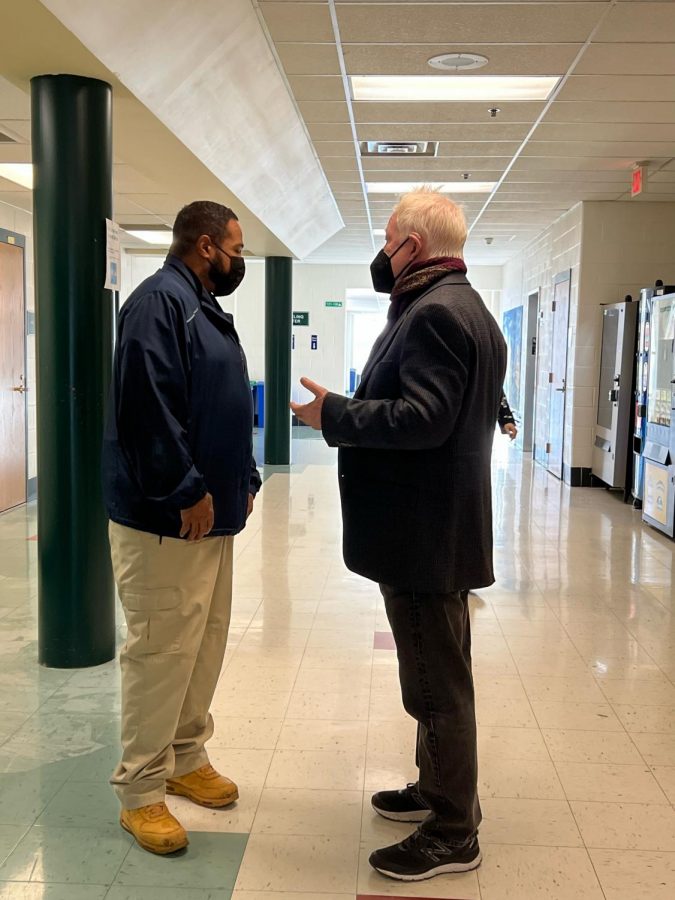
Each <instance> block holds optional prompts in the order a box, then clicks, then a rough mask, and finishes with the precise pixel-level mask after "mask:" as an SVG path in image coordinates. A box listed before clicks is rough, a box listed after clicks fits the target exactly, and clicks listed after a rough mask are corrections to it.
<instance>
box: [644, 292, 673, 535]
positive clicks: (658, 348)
mask: <svg viewBox="0 0 675 900" xmlns="http://www.w3.org/2000/svg"><path fill="white" fill-rule="evenodd" d="M649 332H650V334H649V350H648V354H649V373H648V379H647V428H646V437H645V442H644V449H643V452H642V460H643V467H644V472H643V499H642V519H643V521H644V522H647V523H648V524H649V525H652V526H653V527H654V528H658V530H659V531H662V532H664V534H667V535H668V536H669V537H673V534H674V532H675V464H674V461H675V293H671V294H666V295H664V296H653V297H652V300H651V319H650V327H649Z"/></svg>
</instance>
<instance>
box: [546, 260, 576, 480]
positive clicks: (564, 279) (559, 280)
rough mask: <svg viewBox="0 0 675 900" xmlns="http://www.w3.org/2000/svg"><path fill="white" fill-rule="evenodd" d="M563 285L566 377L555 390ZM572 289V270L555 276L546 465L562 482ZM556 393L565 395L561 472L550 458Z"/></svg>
mask: <svg viewBox="0 0 675 900" xmlns="http://www.w3.org/2000/svg"><path fill="white" fill-rule="evenodd" d="M561 284H567V297H566V318H565V344H564V347H565V365H564V372H565V374H564V376H563V378H562V382H563V387H562V388H554V387H553V352H554V347H555V338H556V324H557V323H558V322H559V321H560V320H559V319H557V318H556V313H558V309H557V306H556V304H557V301H556V288H557V287H558V285H561ZM571 289H572V270H571V269H565V270H564V271H563V272H559V273H558V274H557V275H556V276H555V278H554V279H553V300H552V307H551V312H552V315H553V323H552V327H551V357H550V367H549V373H550V374H549V382H550V385H551V386H550V388H549V424H548V433H549V441H548V446H547V455H548V459H547V465H546V467H547V469H548V471H549V472H550V473H551V475H553V476H555V477H556V478H559V479H560V480H561V481H562V480H563V475H564V472H565V419H566V413H567V397H566V393H567V362H568V359H569V346H568V345H569V326H570V296H571ZM554 391H562V394H563V398H562V420H561V422H560V432H561V434H560V472H558V471H556V470H554V469H553V468H552V467H551V457H550V451H551V447H552V442H551V433H552V429H551V421H552V417H551V414H552V411H553V403H552V400H553V392H554Z"/></svg>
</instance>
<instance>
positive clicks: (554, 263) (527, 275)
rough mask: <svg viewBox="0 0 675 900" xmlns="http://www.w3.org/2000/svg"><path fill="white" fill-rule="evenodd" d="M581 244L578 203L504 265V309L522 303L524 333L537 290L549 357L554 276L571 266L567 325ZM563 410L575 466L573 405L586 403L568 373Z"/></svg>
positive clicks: (540, 410) (541, 405) (575, 297)
mask: <svg viewBox="0 0 675 900" xmlns="http://www.w3.org/2000/svg"><path fill="white" fill-rule="evenodd" d="M581 243H582V205H581V204H578V205H577V206H575V207H574V208H573V209H571V210H570V211H569V212H567V213H565V214H564V215H563V216H561V217H560V218H559V219H558V220H557V222H554V224H553V225H551V226H550V228H547V229H546V231H544V232H543V233H542V234H541V235H540V236H539V237H538V238H537V239H536V240H535V241H533V242H532V243H531V244H530V245H529V246H528V247H526V249H525V250H524V251H523V252H522V253H521V254H519V255H518V257H516V258H515V259H514V260H512V261H511V262H509V263H507V264H506V265H505V266H504V280H503V289H502V309H504V310H507V309H512V308H513V307H514V306H520V305H521V304H522V305H523V333H524V334H527V328H528V321H527V312H528V310H527V298H528V295H529V294H531V293H532V292H533V291H536V290H541V301H542V302H541V307H542V309H543V312H544V316H543V319H542V320H541V322H540V328H539V343H538V347H537V352H538V354H539V355H542V356H543V357H544V358H548V357H549V355H550V351H551V326H552V314H551V303H552V301H553V280H554V278H555V276H556V275H558V274H559V273H561V272H564V271H565V270H567V269H571V271H572V282H571V286H570V326H571V325H572V323H573V322H574V321H575V319H576V313H577V309H578V305H579V278H580V265H581ZM573 340H574V338H573V331H572V328H571V327H570V334H569V336H568V352H569V354H570V359H571V358H573V354H574V349H573ZM526 353H527V347H526V341H525V340H523V356H522V360H521V372H522V373H523V377H522V378H521V385H522V386H523V388H524V373H525V358H526ZM567 383H568V391H567V394H566V409H565V441H564V453H563V460H564V462H565V464H566V465H568V466H571V465H577V463H574V462H573V447H574V433H573V422H574V409H575V406H576V404H577V403H579V402H581V403H583V402H585V398H584V397H582V396H577V395H576V393H575V387H574V385H573V384H571V383H570V379H569V378H568V382H567ZM548 394H549V390H548V383H546V382H545V383H543V384H539V385H537V394H536V399H535V415H536V420H537V421H538V422H539V423H540V424H541V422H542V421H544V420H545V419H544V417H545V416H546V413H547V410H548ZM512 402H513V404H514V405H516V406H517V405H519V406H520V408H521V409H522V408H523V401H522V398H521V399H520V400H519V401H516V400H513V401H512Z"/></svg>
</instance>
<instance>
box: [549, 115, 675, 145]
mask: <svg viewBox="0 0 675 900" xmlns="http://www.w3.org/2000/svg"><path fill="white" fill-rule="evenodd" d="M534 140H536V141H540V140H541V141H639V140H649V141H675V122H671V123H669V124H667V125H647V126H645V125H644V123H637V124H634V125H613V124H610V123H603V124H602V125H599V124H593V123H590V122H589V123H586V124H584V125H571V124H560V125H556V124H553V123H552V122H548V120H547V121H546V122H543V123H542V124H541V125H540V126H539V127H538V128H537V130H536V132H535V133H534Z"/></svg>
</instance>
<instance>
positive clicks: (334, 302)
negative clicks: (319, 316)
mask: <svg viewBox="0 0 675 900" xmlns="http://www.w3.org/2000/svg"><path fill="white" fill-rule="evenodd" d="M326 306H328V307H332V308H333V309H342V300H326Z"/></svg>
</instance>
